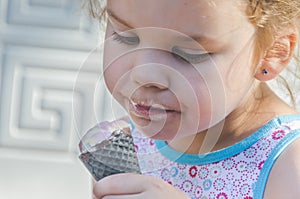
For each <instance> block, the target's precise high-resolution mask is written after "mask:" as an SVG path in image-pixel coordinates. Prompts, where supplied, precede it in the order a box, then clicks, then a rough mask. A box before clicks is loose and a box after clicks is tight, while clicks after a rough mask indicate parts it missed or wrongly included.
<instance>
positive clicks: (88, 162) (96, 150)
mask: <svg viewBox="0 0 300 199" xmlns="http://www.w3.org/2000/svg"><path fill="white" fill-rule="evenodd" d="M110 124H111V123H110ZM106 125H107V124H106ZM100 127H101V125H100ZM100 127H99V126H98V128H93V129H92V130H91V131H89V132H88V133H87V135H86V136H85V137H84V138H83V139H82V140H81V142H80V145H79V146H80V151H81V152H82V154H81V155H80V156H79V158H80V160H81V161H82V162H83V163H84V165H85V166H86V168H87V169H88V170H89V172H90V173H91V174H92V176H93V177H94V178H95V180H97V181H98V180H100V179H102V178H104V177H106V176H109V175H112V174H117V173H140V168H139V164H138V159H137V156H136V151H135V148H134V144H133V138H132V136H131V135H130V134H129V133H128V129H129V128H123V129H117V130H115V131H113V133H109V132H107V131H106V132H103V129H106V130H107V129H109V128H107V126H106V127H105V128H103V126H102V128H100ZM97 129H98V133H99V134H101V135H99V136H97ZM109 134H110V135H109ZM107 135H109V136H108V137H107ZM105 136H106V138H104V137H105ZM99 137H102V139H99ZM91 138H94V140H91ZM103 138H104V139H103ZM95 139H98V141H95ZM90 143H93V144H94V145H93V144H92V145H91V144H90Z"/></svg>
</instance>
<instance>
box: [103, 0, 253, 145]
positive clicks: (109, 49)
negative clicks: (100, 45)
mask: <svg viewBox="0 0 300 199" xmlns="http://www.w3.org/2000/svg"><path fill="white" fill-rule="evenodd" d="M237 2H239V3H237ZM243 2H244V1H243ZM107 8H108V13H109V15H110V17H109V22H108V27H107V31H106V43H105V50H104V72H105V73H104V75H105V80H106V83H107V86H108V88H109V90H110V91H111V92H112V94H113V96H114V97H115V98H116V99H117V101H118V102H119V103H120V104H121V105H122V106H123V107H125V109H126V110H128V112H129V115H130V116H131V118H132V120H133V122H134V123H135V124H136V125H137V126H139V127H140V128H141V129H142V130H143V132H144V133H145V134H147V135H149V136H153V137H154V138H157V139H165V140H170V139H172V138H174V136H175V135H176V134H177V135H178V136H179V137H182V136H188V135H192V134H195V133H197V132H200V131H203V130H206V129H207V128H209V127H211V126H212V125H215V124H217V123H218V122H220V121H222V120H223V119H224V118H225V117H226V116H227V115H228V114H230V113H231V112H232V111H237V110H238V109H239V108H241V107H240V105H241V104H242V102H243V100H244V98H245V96H247V94H248V93H249V90H250V88H251V87H252V86H253V85H254V84H253V82H254V78H253V66H252V63H251V60H252V50H253V42H254V40H253V38H254V32H255V28H254V27H253V25H252V24H250V23H249V22H248V19H247V17H246V16H245V11H244V10H245V8H246V5H242V4H241V1H223V0H215V1H203V0H198V1H196V0H193V1H190V0H151V1H149V0H122V1H120V0H108V5H107ZM124 31H126V32H124ZM192 38H194V39H197V41H195V40H193V39H192ZM180 57H182V58H180ZM154 134H155V135H154Z"/></svg>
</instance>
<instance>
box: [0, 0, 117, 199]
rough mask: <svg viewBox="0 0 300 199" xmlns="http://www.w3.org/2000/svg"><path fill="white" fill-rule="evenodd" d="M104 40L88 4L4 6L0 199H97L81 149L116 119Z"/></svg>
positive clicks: (0, 17) (55, 0)
mask: <svg viewBox="0 0 300 199" xmlns="http://www.w3.org/2000/svg"><path fill="white" fill-rule="evenodd" d="M98 33H99V29H98V24H97V23H95V22H93V21H91V20H90V19H89V18H88V17H87V14H85V13H82V11H81V0H0V199H19V198H22V199H41V198H42V199H53V198H55V199H66V198H72V199H88V198H91V197H92V194H91V178H90V176H89V174H88V173H87V170H86V169H85V168H84V167H83V164H81V162H79V160H78V149H77V145H78V142H79V139H80V137H81V135H82V134H83V133H84V132H85V131H86V130H87V129H89V128H90V127H92V126H93V125H94V124H95V123H96V122H97V121H102V120H103V119H110V118H113V117H115V115H114V114H113V113H112V112H111V111H110V113H108V112H109V111H107V110H108V109H109V107H110V106H111V101H110V98H109V96H108V95H107V93H106V91H105V88H104V85H103V81H102V79H101V75H100V74H101V52H100V51H95V50H94V49H95V47H96V46H97V44H98V43H99V41H100V40H101V35H100V36H99V34H98ZM91 52H93V53H91ZM95 85H96V86H95ZM95 100H96V102H95Z"/></svg>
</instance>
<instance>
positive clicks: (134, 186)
mask: <svg viewBox="0 0 300 199" xmlns="http://www.w3.org/2000/svg"><path fill="white" fill-rule="evenodd" d="M146 181H147V176H143V175H139V174H131V173H123V174H115V175H111V176H108V177H105V178H103V179H102V180H100V181H98V182H96V184H95V185H94V195H95V196H96V197H97V198H102V197H104V196H108V195H130V194H138V193H142V192H143V191H144V184H145V182H146Z"/></svg>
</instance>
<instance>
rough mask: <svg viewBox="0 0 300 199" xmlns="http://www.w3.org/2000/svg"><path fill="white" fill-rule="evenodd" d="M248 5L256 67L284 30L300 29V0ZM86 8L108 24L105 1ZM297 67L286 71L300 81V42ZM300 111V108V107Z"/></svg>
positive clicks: (257, 0) (89, 1) (251, 0)
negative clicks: (254, 28) (288, 28)
mask: <svg viewBox="0 0 300 199" xmlns="http://www.w3.org/2000/svg"><path fill="white" fill-rule="evenodd" d="M245 1H246V3H248V6H247V9H246V15H247V16H248V17H249V21H250V22H251V23H252V24H253V25H254V26H255V27H256V36H255V44H254V45H255V54H254V56H253V58H254V60H253V63H254V66H255V67H256V66H257V64H258V62H259V59H260V58H261V57H262V56H263V55H264V54H265V52H266V51H267V49H268V48H269V47H271V46H272V44H273V42H274V39H275V36H276V32H278V31H280V30H281V29H284V28H285V27H286V26H288V25H291V24H293V25H297V26H298V27H299V24H300V23H299V17H300V0H245ZM83 2H84V3H83V7H85V8H87V10H88V11H89V14H90V16H92V17H93V18H95V19H96V20H99V21H100V22H105V21H106V18H107V13H106V0H84V1H83ZM294 60H295V61H296V65H295V66H294V68H293V69H290V68H287V71H288V73H289V76H290V75H292V76H294V78H295V79H300V77H299V74H298V73H299V70H300V59H299V42H298V49H297V50H296V52H295V54H294ZM277 80H278V82H279V83H280V84H281V85H284V87H285V88H286V90H287V92H288V94H289V96H290V98H291V100H290V102H291V104H292V105H293V106H294V107H296V104H295V103H296V102H295V98H294V95H293V92H292V90H291V87H290V86H289V83H288V82H287V80H286V79H285V78H283V77H282V76H279V77H278V78H277ZM299 108H300V107H299Z"/></svg>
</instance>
